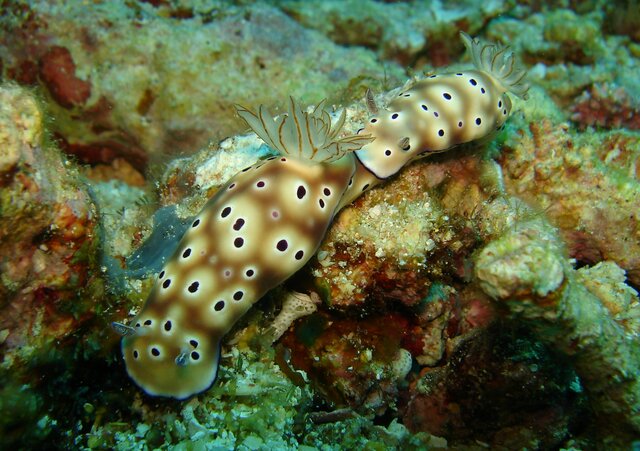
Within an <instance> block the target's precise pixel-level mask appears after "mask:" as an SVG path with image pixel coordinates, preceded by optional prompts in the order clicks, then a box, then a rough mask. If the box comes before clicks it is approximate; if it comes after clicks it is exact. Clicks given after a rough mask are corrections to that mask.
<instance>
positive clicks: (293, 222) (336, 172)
mask: <svg viewBox="0 0 640 451" xmlns="http://www.w3.org/2000/svg"><path fill="white" fill-rule="evenodd" d="M462 37H463V40H464V43H465V45H466V46H467V48H468V50H469V52H470V53H471V56H472V58H473V62H474V64H475V66H476V70H471V71H464V72H457V73H451V74H442V75H432V76H430V77H427V78H424V79H422V80H419V81H414V82H412V83H410V84H408V85H407V86H405V88H404V89H402V90H401V91H400V93H399V95H398V96H397V97H396V98H395V99H394V100H393V101H391V102H390V103H389V105H388V106H387V108H384V109H378V108H377V107H376V106H375V104H373V102H372V101H370V102H369V104H370V107H372V108H371V109H372V110H374V111H372V112H373V113H374V115H373V116H372V117H371V118H369V120H368V122H367V124H366V125H365V127H364V129H363V130H361V132H363V133H359V134H356V135H349V136H345V137H343V138H338V136H339V133H340V129H341V127H342V125H343V123H344V121H345V111H344V110H343V111H342V114H341V115H340V116H339V118H338V120H337V121H336V123H335V124H332V121H331V117H330V115H329V113H327V112H326V111H325V110H324V108H323V104H322V103H320V104H319V105H318V106H316V108H315V109H314V110H313V111H312V112H310V113H306V112H304V111H302V110H301V109H300V107H299V106H297V105H296V104H295V103H294V101H293V99H291V101H290V104H289V110H288V112H287V113H285V114H283V115H281V116H280V117H278V118H277V119H274V118H273V117H272V116H271V115H270V114H269V112H268V111H267V110H266V109H265V108H263V107H260V109H259V110H258V112H257V113H253V112H251V111H249V110H247V109H245V108H243V107H238V108H237V109H238V114H239V115H240V117H242V118H243V119H244V120H245V121H246V122H247V124H248V125H249V126H250V127H251V128H252V129H253V130H254V131H255V132H256V134H257V135H258V136H259V137H260V138H262V140H263V141H264V142H265V143H266V144H267V145H269V146H270V147H272V148H274V149H276V150H278V151H279V152H280V153H281V156H279V157H272V158H269V159H268V160H266V161H262V162H258V163H256V164H254V165H253V166H250V167H248V168H246V169H243V170H242V171H241V172H240V173H238V174H237V175H235V176H234V177H233V178H231V180H229V181H228V182H227V183H226V184H225V185H224V186H223V187H221V188H220V190H219V191H218V193H217V194H216V195H215V196H214V197H213V198H212V199H210V200H209V201H208V202H207V204H206V205H205V206H204V208H203V209H202V211H201V212H200V213H199V214H198V216H197V217H196V218H195V219H194V220H193V223H192V224H191V227H190V228H189V229H188V231H187V232H186V234H185V235H184V237H183V238H182V241H181V243H180V244H179V246H178V249H177V251H176V253H175V254H174V255H173V257H172V258H171V259H170V260H169V261H168V262H167V264H166V265H165V267H164V268H163V269H162V271H161V272H160V273H159V274H157V277H156V279H157V280H156V282H155V286H154V287H153V289H152V291H151V294H150V295H149V298H148V299H147V301H146V303H145V305H144V307H143V309H142V311H141V312H140V313H139V314H138V315H137V316H136V318H134V320H133V322H132V324H133V326H125V325H123V324H119V323H114V328H115V329H116V330H117V331H118V332H120V333H121V334H122V335H124V338H123V339H122V354H123V356H124V360H125V363H126V367H127V372H128V373H129V375H130V376H131V378H132V379H133V380H134V381H135V382H136V383H137V384H138V385H139V386H140V387H142V388H143V389H144V390H145V391H146V392H147V393H149V394H152V395H160V396H171V397H174V398H178V399H184V398H187V397H189V396H192V395H194V394H196V393H199V392H201V391H203V390H206V389H207V388H208V387H209V386H210V385H211V384H212V383H213V381H214V380H215V378H216V374H217V369H218V361H219V358H220V341H221V340H222V337H223V336H224V335H225V334H226V333H227V332H228V331H229V330H230V329H231V327H232V326H233V325H234V324H235V323H236V321H237V320H238V319H239V318H240V317H241V316H242V315H243V314H244V313H245V312H246V311H247V310H248V309H249V308H250V307H251V305H252V304H253V303H255V302H256V301H258V300H259V299H260V298H261V297H262V296H263V295H264V294H265V293H266V292H267V291H268V290H270V289H271V288H273V287H275V286H277V285H279V284H280V283H282V282H283V281H285V280H286V279H287V278H288V277H290V276H291V275H292V274H294V273H295V272H296V271H298V270H299V269H300V268H302V266H304V265H305V263H306V262H307V261H308V260H309V259H310V258H311V257H312V256H313V255H314V254H315V252H316V250H317V249H318V247H319V245H320V242H321V241H322V239H323V238H324V236H325V233H326V231H327V229H328V227H329V225H330V224H331V221H332V220H333V217H334V216H335V214H336V213H337V212H338V211H339V210H340V209H341V208H342V207H344V206H345V205H348V204H349V203H351V202H352V201H353V200H354V199H355V198H356V197H358V196H359V195H361V194H362V193H363V192H365V191H367V190H368V189H370V188H371V187H373V186H375V185H378V184H380V183H382V182H383V181H384V180H385V179H387V178H389V177H390V176H392V175H393V174H395V173H397V172H398V171H399V170H400V169H401V168H402V167H404V166H405V165H407V164H408V163H410V162H412V161H414V160H416V159H418V158H421V157H424V156H425V155H429V154H431V153H435V152H442V151H445V150H447V149H450V148H452V147H454V146H456V145H459V144H462V143H466V142H469V141H473V140H476V139H479V138H482V137H484V136H487V135H488V134H490V133H491V132H492V131H494V130H495V129H496V128H499V127H500V126H501V125H502V124H503V123H504V121H505V120H506V119H507V117H508V116H509V112H510V109H511V102H510V100H509V97H508V96H507V95H506V92H507V91H511V92H512V93H514V94H516V95H518V96H522V97H524V96H525V95H526V91H527V85H526V84H525V83H524V82H523V81H522V80H523V78H524V75H525V72H524V71H523V70H522V69H519V68H518V67H517V66H516V65H515V60H514V58H513V56H512V55H511V54H508V53H507V51H506V48H503V47H501V46H497V45H492V44H482V43H480V42H479V41H477V40H472V39H471V38H470V37H469V36H467V35H466V34H464V33H462Z"/></svg>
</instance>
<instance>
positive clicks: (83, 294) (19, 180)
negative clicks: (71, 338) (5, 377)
mask: <svg viewBox="0 0 640 451" xmlns="http://www.w3.org/2000/svg"><path fill="white" fill-rule="evenodd" d="M0 97H1V98H0V105H1V110H0V141H1V142H0V146H2V153H1V154H0V156H1V160H2V161H1V163H0V165H1V167H2V173H1V175H0V176H1V177H2V181H3V182H2V185H3V186H2V192H1V194H2V195H1V198H0V202H1V204H0V212H1V216H0V246H1V247H2V249H1V251H0V254H1V255H2V261H1V262H0V264H1V265H2V270H1V273H2V278H1V279H0V282H1V283H0V295H1V296H2V304H1V306H2V315H1V319H0V329H1V330H3V331H5V332H4V334H3V335H4V339H3V340H2V341H3V343H4V346H5V347H6V348H8V349H14V348H22V351H21V352H23V353H29V349H32V351H33V348H32V347H33V346H42V345H43V344H44V343H47V342H51V341H52V340H55V339H61V338H63V337H64V336H66V335H68V334H70V333H71V332H73V331H74V330H76V328H77V327H78V324H79V323H81V322H82V321H83V320H86V316H85V315H86V314H87V313H89V312H90V311H92V310H93V306H92V305H91V303H90V302H89V301H88V300H83V299H86V298H90V297H91V296H92V295H93V290H92V288H91V285H92V274H91V265H92V264H93V263H95V252H96V249H95V241H94V239H95V225H96V216H95V211H94V209H93V207H92V204H91V200H90V198H89V195H88V193H87V190H86V188H85V187H84V186H83V183H82V182H81V180H80V177H79V174H78V172H77V169H76V168H75V166H74V165H73V164H72V163H71V162H70V161H69V160H68V159H67V158H66V157H65V156H64V155H63V154H62V153H61V152H60V151H58V150H57V149H56V148H55V147H54V146H52V144H51V143H50V142H48V141H47V135H46V131H45V130H44V124H43V122H44V117H43V116H44V115H43V112H42V110H41V108H40V106H39V104H38V101H37V100H36V98H35V97H34V96H33V95H32V94H31V93H30V92H29V91H27V90H25V89H22V88H19V87H17V86H14V85H3V86H2V87H0ZM83 317H84V319H83Z"/></svg>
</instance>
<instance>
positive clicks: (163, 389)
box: [122, 310, 220, 399]
mask: <svg viewBox="0 0 640 451" xmlns="http://www.w3.org/2000/svg"><path fill="white" fill-rule="evenodd" d="M178 312H179V311H178V310H176V311H175V312H173V313H174V314H173V315H168V316H169V317H167V318H159V317H157V316H156V315H153V314H152V313H146V312H145V311H143V312H142V313H141V314H140V315H139V316H138V317H137V318H136V319H135V320H134V321H133V325H134V327H133V328H132V329H133V330H132V332H131V333H129V334H127V335H126V336H125V337H123V339H122V355H123V357H124V361H125V364H126V367H127V372H128V373H129V376H130V377H131V378H132V379H133V380H134V381H135V382H136V384H138V385H139V386H140V387H141V388H143V389H144V391H145V392H147V393H148V394H150V395H155V396H169V397H173V398H177V399H185V398H188V397H190V396H192V395H193V394H195V393H199V392H201V391H203V390H206V389H207V388H209V386H211V384H212V383H213V382H214V381H215V379H216V375H217V372H218V360H219V356H220V349H219V346H220V345H219V342H220V341H219V339H216V337H215V336H212V335H211V334H210V333H209V332H207V331H205V330H202V329H199V328H197V327H187V325H186V324H184V321H183V318H182V317H181V316H182V315H179V314H178Z"/></svg>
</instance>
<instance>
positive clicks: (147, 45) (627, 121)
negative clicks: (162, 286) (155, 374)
mask: <svg viewBox="0 0 640 451" xmlns="http://www.w3.org/2000/svg"><path fill="white" fill-rule="evenodd" d="M442 3H444V2H442ZM630 3H633V2H630ZM417 5H418V4H417V3H416V2H411V1H409V2H377V1H371V0H366V1H364V0H363V1H355V0H353V1H348V2H322V3H311V2H297V1H281V2H264V3H255V4H246V3H245V2H226V1H219V2H199V1H190V0H184V1H182V0H181V1H133V2H130V1H127V2H125V1H117V2H109V3H108V4H107V3H104V2H93V3H89V4H87V3H82V4H81V3H78V2H54V3H52V2H44V1H43V2H26V1H16V2H9V3H8V6H7V9H6V10H3V13H2V15H1V16H0V28H1V29H2V30H3V33H2V37H1V38H0V73H1V74H2V78H3V80H4V83H3V84H2V85H1V86H0V100H1V102H0V146H1V147H0V190H1V191H0V193H1V203H0V207H1V208H0V251H1V252H0V255H2V260H1V261H0V265H1V266H0V356H1V358H2V363H1V364H0V386H1V387H2V388H1V389H0V414H1V415H0V417H1V419H0V441H1V442H2V443H3V444H7V446H15V447H19V448H28V447H31V448H33V447H40V448H42V447H45V446H48V445H51V446H56V445H57V446H58V447H67V448H76V449H105V448H113V449H123V450H124V449H156V448H160V449H168V448H172V447H177V448H178V449H183V448H184V449H192V448H195V449H212V448H216V447H219V448H221V449H243V450H244V449H308V450H312V449H322V450H330V449H347V448H351V449H441V448H447V447H451V448H454V449H460V447H477V446H483V447H489V448H496V449H518V448H525V447H526V448H529V449H549V448H567V449H569V448H573V449H598V448H600V449H628V448H629V447H630V446H637V437H638V434H640V418H639V416H638V412H640V385H639V378H638V374H640V311H639V309H640V305H639V300H638V292H637V290H638V288H639V287H640V267H639V263H640V261H639V258H640V230H639V228H638V227H639V226H638V224H640V220H639V219H640V218H638V214H639V213H638V212H639V211H640V209H639V208H638V207H639V206H640V205H639V204H640V184H639V183H638V178H639V175H640V173H639V172H638V158H639V155H640V134H639V132H638V117H640V116H639V114H638V111H639V110H638V108H639V107H638V104H637V101H638V99H639V98H640V95H638V94H639V93H638V86H640V85H639V84H638V75H637V74H638V73H639V71H640V43H639V42H638V36H637V33H635V32H634V30H637V27H635V28H634V26H633V25H629V23H631V24H633V17H632V15H631V14H627V15H626V16H628V19H625V18H624V17H621V16H620V13H619V12H614V11H612V9H611V6H610V5H607V4H606V2H585V3H584V4H583V5H579V6H576V8H575V9H560V8H554V7H551V6H545V7H540V8H533V7H532V6H530V2H521V4H512V3H509V2H488V3H487V5H486V8H484V9H477V8H476V9H475V11H474V12H473V13H471V14H467V11H469V9H470V8H471V7H472V6H473V5H472V2H466V3H465V2H463V3H462V4H461V6H460V7H459V8H458V9H455V10H453V9H451V8H448V7H445V6H443V5H442V4H441V3H440V2H430V4H429V7H428V8H425V9H421V10H420V11H415V9H416V8H418V6H417ZM619 9H621V10H624V7H621V8H619ZM87 10H89V11H91V15H88V14H87ZM414 12H415V14H413V15H412V16H411V18H410V19H407V21H406V22H403V21H402V18H404V17H407V15H409V14H411V13H414ZM89 17H90V20H91V26H89V24H88V22H87V21H88V20H89ZM459 29H463V30H466V31H468V32H471V33H475V34H479V35H480V36H483V37H486V38H488V39H491V40H495V41H500V42H504V43H508V44H510V45H511V46H512V47H513V49H514V51H515V53H516V54H517V55H518V56H519V57H522V58H523V59H524V61H525V62H526V64H527V65H528V68H529V76H528V78H529V80H530V82H531V83H532V88H531V90H530V98H529V99H528V100H527V101H526V102H525V101H520V100H517V99H516V100H515V101H514V109H513V113H512V116H511V118H510V119H509V120H508V122H507V123H506V126H505V128H504V129H503V130H500V131H498V132H497V133H496V134H494V135H492V136H491V138H490V139H488V140H487V141H486V142H482V143H476V144H473V145H471V146H468V147H466V148H463V149H457V150H455V151H452V152H450V153H447V154H443V155H439V156H432V157H430V158H429V159H427V160H424V161H421V162H417V163H415V164H413V165H411V166H410V167H408V168H406V169H405V170H404V171H402V172H401V173H400V174H399V175H398V176H397V177H394V178H393V179H392V180H389V181H388V182H387V183H386V184H384V185H382V186H380V187H377V188H375V189H373V190H371V191H370V192H368V193H366V194H365V195H364V196H363V197H361V198H360V199H358V200H357V201H356V202H355V203H354V204H353V205H351V206H349V207H347V208H345V209H344V210H343V211H342V212H341V213H340V214H339V215H338V216H337V217H336V219H335V221H334V223H333V225H332V227H331V229H330V230H329V233H328V235H327V237H326V239H325V241H324V242H323V244H322V245H321V247H320V249H319V252H318V253H317V255H316V257H315V258H314V259H312V260H311V262H309V264H308V265H307V266H306V267H305V268H303V269H302V270H301V271H300V272H299V273H298V274H296V276H294V277H293V278H292V279H291V280H289V281H287V282H286V283H285V284H284V285H283V286H282V287H280V288H278V289H275V290H273V291H272V292H270V293H269V294H268V295H267V296H265V298H264V299H263V300H262V301H261V302H259V303H257V304H256V305H255V306H254V307H253V308H252V309H251V310H250V312H249V313H248V314H247V315H246V316H245V317H244V318H243V319H242V320H241V321H240V322H239V323H238V324H237V325H236V327H234V329H233V330H232V331H231V332H230V333H229V334H228V335H227V336H226V337H225V339H224V341H223V348H222V351H223V352H222V361H221V367H220V373H219V378H218V381H217V382H216V383H215V384H214V385H213V387H212V388H211V389H210V390H208V391H207V392H205V393H203V394H201V395H199V396H196V397H194V398H192V399H190V400H188V401H185V402H176V401H169V400H163V399H158V398H153V397H149V396H147V395H145V394H144V393H142V392H141V391H140V390H139V389H138V388H137V387H136V386H135V385H134V384H133V383H132V381H131V380H130V379H129V378H128V377H127V376H126V373H125V370H124V368H123V364H122V362H121V358H120V350H119V345H118V342H117V337H116V335H115V333H114V332H113V331H111V330H110V328H109V323H110V322H111V321H122V320H123V318H127V317H132V316H133V315H134V314H135V313H136V312H137V311H138V310H139V308H140V307H141V305H142V303H143V301H144V299H145V297H146V295H147V294H148V291H149V289H150V287H151V284H152V281H151V280H150V278H146V279H145V278H144V274H145V273H148V272H152V271H153V268H154V267H153V265H154V264H156V262H155V256H157V255H164V254H163V251H164V253H166V252H168V251H167V249H164V247H165V246H166V247H167V248H168V247H169V246H170V245H171V244H172V243H173V242H174V241H175V238H173V236H174V235H175V234H174V233H172V231H173V230H179V229H180V227H181V224H186V223H187V219H188V218H190V217H192V216H193V215H194V214H195V213H197V212H198V211H199V210H200V208H201V207H202V206H203V205H204V203H205V202H206V200H207V199H208V198H209V197H211V196H212V195H214V194H215V193H216V191H217V189H218V188H219V187H220V186H221V185H223V184H224V183H225V181H226V180H227V179H228V178H229V177H231V176H232V175H234V174H235V173H236V172H237V171H239V170H241V169H242V168H244V167H246V166H249V165H251V164H253V163H254V162H255V161H256V160H257V159H266V158H268V157H270V156H273V155H274V154H275V152H274V150H272V149H269V148H268V147H267V146H266V145H264V143H263V142H262V141H261V140H260V139H258V138H257V137H256V136H255V135H254V134H248V135H242V134H240V135H238V133H240V132H242V131H243V130H244V126H243V125H241V124H240V122H239V121H238V120H237V118H236V117H235V116H234V112H233V109H232V106H233V104H234V103H238V102H240V103H242V104H243V105H247V106H252V107H253V106H257V105H258V104H260V103H264V104H266V105H268V106H270V107H272V111H277V109H276V108H273V106H276V107H282V106H284V105H285V104H286V102H287V99H288V95H293V96H295V97H296V98H298V99H301V100H302V101H303V104H306V103H313V102H316V101H318V100H319V99H321V98H323V97H327V98H328V99H329V103H330V104H335V105H336V106H344V107H345V108H346V111H347V123H346V124H345V131H344V133H353V132H355V131H356V130H358V129H359V128H360V127H361V126H362V124H363V123H364V121H365V120H366V119H367V116H368V114H369V113H368V112H367V106H366V102H365V101H364V100H363V99H364V88H365V87H371V88H373V89H374V91H375V92H376V95H375V96H374V98H375V101H376V103H377V104H378V105H384V104H386V103H387V102H388V101H389V100H390V99H392V98H393V97H395V96H397V94H398V90H397V89H393V88H395V87H397V86H400V85H401V84H402V82H403V81H404V79H405V78H408V77H409V75H412V74H413V73H420V72H421V71H423V70H424V71H427V72H430V71H433V70H434V69H433V68H434V67H440V66H443V65H451V67H452V68H453V69H452V70H457V68H460V69H463V68H465V67H468V66H469V62H468V60H466V59H465V58H466V57H463V56H461V55H462V47H461V46H460V45H459V44H458V41H455V43H454V42H453V41H454V39H452V38H453V36H454V35H455V34H456V33H457V31H458V30H459ZM187 43H188V44H187ZM400 65H408V66H409V68H408V69H407V71H406V72H407V73H406V74H405V73H404V71H403V70H402V69H401V68H400ZM443 70H450V69H444V68H443ZM405 76H406V77H405ZM21 85H22V87H21ZM23 86H29V87H30V88H28V89H25V88H24V87H23ZM219 138H225V139H223V140H222V141H220V142H218V139H219ZM196 149H199V151H197V152H196V153H194V154H193V155H190V156H186V157H185V156H182V157H181V158H175V159H172V160H171V161H167V160H168V157H166V156H165V157H162V155H180V154H182V153H183V152H191V151H194V150H196ZM70 154H71V155H72V157H69V155H70ZM163 159H164V160H165V161H163ZM158 160H159V161H160V163H157V161H158ZM84 163H90V165H91V166H90V167H89V166H85V165H84ZM166 212H170V214H168V213H167V214H165V213H166ZM154 232H156V233H155V235H154ZM143 243H145V244H144V245H146V246H147V250H145V248H144V246H143ZM155 251H160V252H155ZM132 256H133V257H137V259H136V264H135V265H134V264H127V259H128V258H129V260H128V261H129V263H130V262H131V261H132V258H133V257H132ZM141 275H142V278H141ZM293 291H297V292H300V293H304V294H303V295H301V297H295V296H292V294H291V293H292V292H293ZM274 340H275V341H274ZM634 443H635V445H634Z"/></svg>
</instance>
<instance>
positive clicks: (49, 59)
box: [40, 46, 91, 108]
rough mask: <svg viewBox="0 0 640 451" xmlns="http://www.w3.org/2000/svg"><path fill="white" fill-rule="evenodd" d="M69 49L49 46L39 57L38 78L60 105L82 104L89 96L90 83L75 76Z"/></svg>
mask: <svg viewBox="0 0 640 451" xmlns="http://www.w3.org/2000/svg"><path fill="white" fill-rule="evenodd" d="M75 72H76V64H75V63H74V62H73V57H72V56H71V53H70V52H69V49H67V48H66V47H61V46H53V47H51V48H50V49H49V50H48V51H47V52H46V53H45V54H44V55H43V56H42V58H41V59H40V78H41V79H42V81H43V82H44V84H45V86H46V87H47V88H48V89H49V92H50V93H51V95H52V96H53V98H54V99H55V100H56V102H58V103H59V104H60V105H61V106H63V107H65V108H72V107H75V106H84V105H85V104H86V102H87V100H88V99H89V97H90V96H91V83H89V82H88V81H85V80H82V79H80V78H78V77H77V76H76V73H75Z"/></svg>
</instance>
